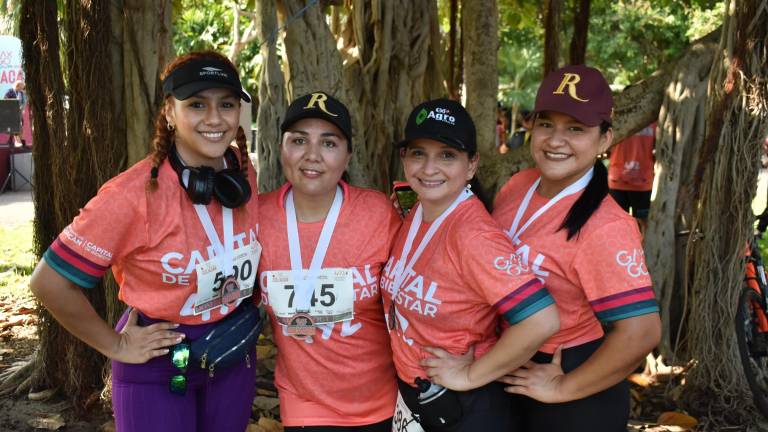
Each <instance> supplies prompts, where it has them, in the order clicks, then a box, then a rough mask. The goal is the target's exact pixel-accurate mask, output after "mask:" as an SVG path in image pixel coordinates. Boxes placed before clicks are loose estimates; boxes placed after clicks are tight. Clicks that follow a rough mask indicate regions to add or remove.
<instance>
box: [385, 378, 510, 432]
mask: <svg viewBox="0 0 768 432" xmlns="http://www.w3.org/2000/svg"><path fill="white" fill-rule="evenodd" d="M397 381H398V387H399V389H400V394H401V395H402V396H403V401H404V402H405V404H406V405H408V408H411V411H413V408H412V406H415V405H416V404H417V403H418V402H416V400H415V399H416V397H417V395H418V390H416V389H415V388H413V387H411V386H409V385H408V384H406V383H405V382H403V381H401V380H400V379H398V380H397ZM455 394H456V396H457V397H458V401H459V404H460V405H461V409H460V410H461V412H462V413H463V415H462V417H461V420H460V421H459V422H458V424H456V425H454V426H451V427H440V428H427V427H424V426H423V425H422V427H423V429H424V430H425V431H426V432H476V431H482V432H486V431H488V432H493V431H499V432H502V431H503V432H510V431H514V429H513V427H514V425H515V423H516V422H517V420H518V419H517V418H515V417H514V416H515V415H516V413H515V412H514V411H513V410H512V409H511V408H512V405H511V403H510V400H509V398H508V397H507V393H505V392H504V385H503V384H502V383H499V382H492V383H490V384H486V385H484V386H482V387H478V388H476V389H474V390H469V391H463V392H455Z"/></svg>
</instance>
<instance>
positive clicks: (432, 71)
mask: <svg viewBox="0 0 768 432" xmlns="http://www.w3.org/2000/svg"><path fill="white" fill-rule="evenodd" d="M279 5H280V6H281V7H282V14H283V16H285V17H290V16H292V15H293V14H295V13H296V12H297V11H298V10H299V9H300V8H302V7H303V6H304V2H303V1H300V0H282V1H281V2H279ZM346 13H347V14H346V17H345V20H344V24H343V26H344V29H343V30H342V31H341V35H342V37H343V46H342V48H341V51H339V50H338V49H337V48H336V47H337V42H336V40H335V38H334V34H333V33H331V31H330V30H329V29H328V25H327V23H326V20H325V16H324V15H322V14H321V13H320V10H319V8H317V7H313V8H310V9H309V10H307V12H306V13H305V14H303V15H302V16H301V17H299V18H298V19H296V20H294V21H293V22H292V24H291V25H290V26H288V27H287V29H286V36H285V47H286V48H285V54H286V62H285V64H287V70H289V71H290V73H287V72H286V76H290V77H291V79H290V81H288V82H287V86H288V90H287V94H289V95H291V96H290V98H295V97H298V96H301V95H302V94H305V93H308V92H311V91H314V90H324V91H327V92H329V93H330V94H332V95H334V96H336V97H338V98H339V99H340V100H341V101H343V102H344V103H345V104H346V105H347V107H348V108H349V111H350V114H351V115H352V128H353V136H352V147H353V152H354V153H353V157H352V160H351V162H350V166H349V169H348V172H349V175H350V180H351V181H352V183H354V184H357V185H360V186H366V187H373V188H377V189H380V190H388V188H389V186H388V185H389V183H390V182H391V181H392V179H393V178H394V177H395V176H396V175H397V174H396V173H397V172H398V170H399V165H400V163H399V158H398V157H397V156H396V154H395V152H394V149H393V147H392V144H393V143H395V142H397V141H399V140H400V139H401V137H402V134H403V130H404V128H405V121H406V120H407V116H408V114H409V113H410V111H411V109H413V107H414V106H415V105H416V104H418V103H419V102H422V101H424V100H426V99H429V98H432V97H437V96H444V95H445V94H446V90H445V87H444V84H443V80H442V77H441V72H440V58H439V55H440V53H441V48H440V32H439V28H438V25H437V5H436V3H435V2H434V0H418V1H413V0H397V1H395V0H393V1H387V2H378V1H371V0H352V1H351V2H349V4H348V7H347V10H346ZM342 58H343V60H344V63H343V68H342ZM265 76H266V75H264V74H263V75H262V80H263V79H265ZM270 85H275V86H277V85H278V83H275V82H272V83H270ZM263 86H264V83H263V81H262V88H263ZM275 89H276V87H275ZM275 91H277V90H275ZM287 99H288V98H287ZM283 111H284V108H282V107H281V108H279V110H278V109H277V108H275V109H274V110H271V112H270V113H269V114H268V118H272V119H274V118H278V119H281V118H282V116H283V114H284V112H283ZM266 115H267V114H265V116H266ZM266 118H267V117H265V119H266ZM277 123H278V124H279V122H277ZM259 125H260V129H261V130H262V131H264V129H263V128H265V127H267V128H268V127H270V126H265V125H263V124H262V123H261V122H260V123H259ZM270 139H271V140H274V137H271V138H270V137H268V136H267V134H262V133H260V134H259V149H260V154H259V161H260V164H262V166H260V173H259V175H260V179H268V180H260V183H261V184H264V182H265V181H270V182H271V181H274V179H278V178H279V172H278V171H277V170H276V169H277V166H278V158H279V153H278V152H276V151H275V152H269V151H268V150H267V149H268V148H276V146H277V141H274V142H269V141H268V140H270ZM270 146H271V147H270ZM274 183H275V184H279V181H274Z"/></svg>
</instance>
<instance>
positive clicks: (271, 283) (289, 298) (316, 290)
mask: <svg viewBox="0 0 768 432" xmlns="http://www.w3.org/2000/svg"><path fill="white" fill-rule="evenodd" d="M305 272H306V270H305ZM265 273H266V279H267V294H268V296H269V305H270V306H271V307H272V310H273V311H274V313H275V316H276V317H277V321H278V322H279V323H280V324H282V325H288V323H289V321H290V319H291V318H292V317H293V316H294V315H296V314H297V313H298V312H299V311H298V310H297V309H296V301H295V297H296V290H295V284H294V282H293V277H292V276H293V275H292V272H291V271H290V270H285V271H268V272H265ZM354 303H355V290H354V288H353V279H352V272H351V271H350V270H349V269H345V268H326V269H321V270H320V271H319V272H318V275H317V279H316V280H315V283H314V286H313V291H312V298H311V300H310V306H309V311H307V312H308V313H309V314H310V315H311V316H312V318H313V320H314V323H315V324H323V323H334V322H339V321H347V320H351V319H352V318H353V317H354V310H355V309H354Z"/></svg>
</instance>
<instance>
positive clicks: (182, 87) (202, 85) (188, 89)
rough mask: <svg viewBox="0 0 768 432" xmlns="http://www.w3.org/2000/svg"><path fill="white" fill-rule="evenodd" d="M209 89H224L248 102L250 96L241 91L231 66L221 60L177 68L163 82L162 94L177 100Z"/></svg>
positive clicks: (198, 60) (193, 62)
mask: <svg viewBox="0 0 768 432" xmlns="http://www.w3.org/2000/svg"><path fill="white" fill-rule="evenodd" d="M211 88H226V89H230V90H232V91H234V92H235V94H236V95H238V96H239V97H240V99H242V100H244V101H246V102H250V101H251V96H249V95H248V93H246V92H245V90H243V86H242V84H240V78H239V77H238V76H237V71H235V70H234V69H233V68H232V66H231V65H229V64H228V63H226V62H223V61H221V60H215V59H196V60H191V61H189V62H186V63H184V64H182V65H181V66H179V67H177V68H176V69H175V70H174V71H173V72H171V73H170V74H168V76H167V77H165V79H164V80H163V93H164V94H165V95H173V97H175V98H176V99H178V100H185V99H189V98H190V97H192V96H193V95H195V94H197V93H199V92H201V91H203V90H208V89H211Z"/></svg>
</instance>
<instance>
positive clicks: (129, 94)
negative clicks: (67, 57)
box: [111, 0, 173, 167]
mask: <svg viewBox="0 0 768 432" xmlns="http://www.w3.org/2000/svg"><path fill="white" fill-rule="evenodd" d="M111 3H112V4H113V11H112V12H113V13H112V19H113V23H114V25H113V32H112V33H113V40H114V41H115V46H114V47H113V49H112V53H113V57H114V60H113V61H114V63H115V64H114V66H113V69H114V70H115V71H117V72H118V73H116V74H115V75H114V79H115V87H114V88H115V90H116V94H115V102H116V103H115V107H116V109H118V110H120V111H119V112H117V113H116V115H115V118H117V119H121V120H122V122H121V124H120V128H121V129H124V130H125V132H124V133H123V132H122V130H118V131H117V136H125V140H126V144H127V156H128V157H127V161H125V163H123V166H126V167H127V166H131V165H133V164H134V163H136V162H138V161H139V160H141V159H143V158H144V157H145V156H146V155H147V153H149V150H150V145H151V144H152V137H153V134H154V131H155V124H154V123H155V114H156V113H157V110H158V109H159V108H160V105H161V104H162V101H163V89H162V85H161V83H160V80H159V77H160V72H162V68H163V67H164V65H165V64H166V63H168V62H169V61H170V59H171V58H172V57H173V52H172V51H171V44H170V42H171V9H172V7H171V1H170V0H161V1H156V0H124V5H120V2H111ZM123 110H124V111H123ZM126 113H130V114H129V115H126ZM129 119H130V120H129Z"/></svg>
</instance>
